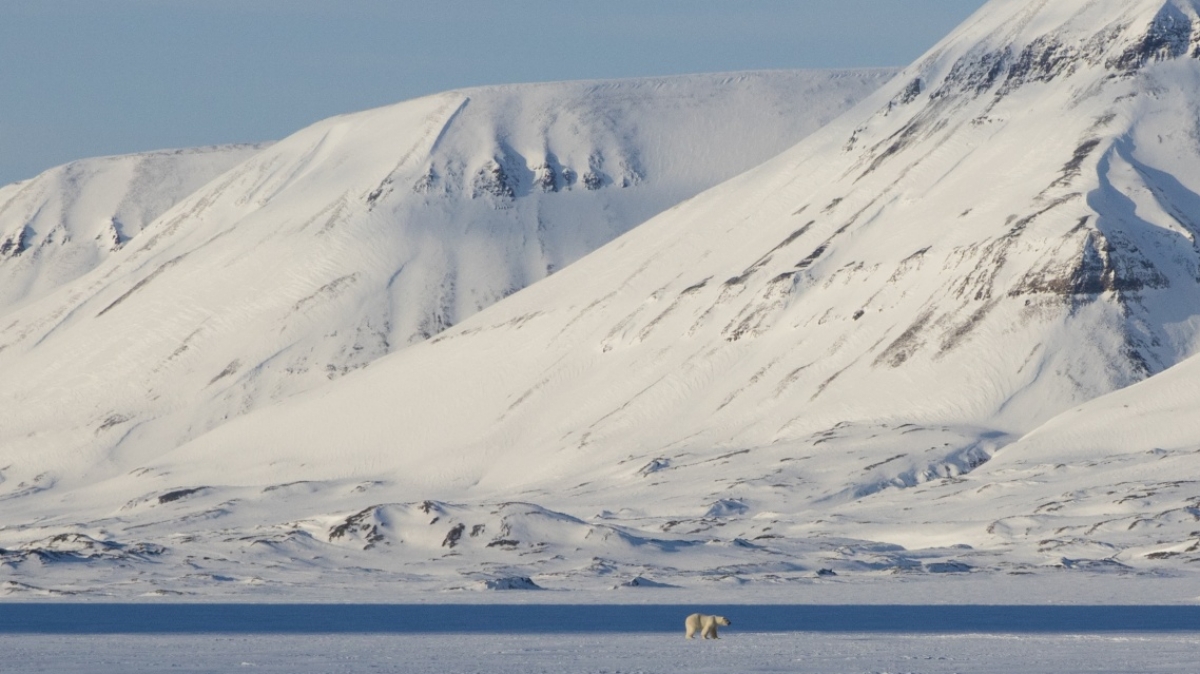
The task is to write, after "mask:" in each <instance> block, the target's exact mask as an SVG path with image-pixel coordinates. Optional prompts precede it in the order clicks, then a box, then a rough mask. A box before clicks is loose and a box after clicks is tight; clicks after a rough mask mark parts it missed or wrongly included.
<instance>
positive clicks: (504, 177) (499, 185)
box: [471, 159, 517, 199]
mask: <svg viewBox="0 0 1200 674" xmlns="http://www.w3.org/2000/svg"><path fill="white" fill-rule="evenodd" d="M489 195H490V196H492V197H496V198H498V199H515V198H516V196H517V190H516V185H515V184H514V181H513V179H512V177H511V176H510V175H509V172H508V171H506V170H505V169H504V167H503V166H501V165H500V163H499V162H498V161H496V160H495V159H491V160H488V161H487V162H486V163H485V164H484V165H483V166H482V167H480V169H479V171H477V172H476V173H475V180H474V182H473V183H472V191H471V198H472V199H478V198H479V197H482V196H489Z"/></svg>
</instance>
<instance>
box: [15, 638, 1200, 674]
mask: <svg viewBox="0 0 1200 674" xmlns="http://www.w3.org/2000/svg"><path fill="white" fill-rule="evenodd" d="M1197 645H1200V639H1198V638H1197V637H1196V636H1195V635H1194V634H1187V635H1155V634H1114V635H1046V636H1043V635H1012V634H977V635H875V634H871V635H868V634H837V635H827V634H812V633H793V634H789V633H782V634H737V633H729V634H727V635H722V637H721V639H720V640H719V641H715V642H713V641H710V642H703V641H687V640H685V639H683V638H682V636H674V635H671V636H668V635H661V634H654V635H647V634H605V635H516V636H514V635H508V634H505V635H491V634H483V635H458V634H454V635H441V634H436V635H392V634H389V635H361V634H348V635H347V634H338V635H311V634H310V635H293V636H274V635H208V634H205V635H185V636H142V635H116V636H113V635H105V636H9V635H5V636H0V647H2V648H3V649H4V653H5V662H6V664H7V665H8V666H10V667H12V668H13V671H22V672H54V673H56V674H67V673H69V672H87V673H88V674H110V673H112V674H117V673H119V674H128V673H131V672H163V671H172V672H213V673H218V672H219V673H225V672H235V671H249V672H287V673H288V674H301V673H308V672H313V673H316V672H321V673H338V674H342V673H346V674H350V673H354V672H405V673H406V674H425V673H430V674H459V673H464V674H465V673H467V672H492V673H495V674H502V673H507V672H513V673H520V674H530V673H543V672H547V673H548V672H554V673H557V672H579V673H588V672H595V673H597V674H600V673H604V672H646V673H657V672H691V673H700V672H713V673H714V674H725V673H726V672H736V671H754V672H789V673H790V672H805V673H806V674H807V673H811V674H826V673H828V674H841V673H845V672H856V673H857V672H868V673H872V674H886V673H889V672H894V673H900V672H907V673H911V674H917V673H921V674H935V673H944V674H951V673H958V674H992V673H994V674H1002V673H1003V674H1007V673H1009V672H1029V673H1030V674H1042V673H1044V674H1059V673H1061V672H1080V673H1083V672H1087V673H1095V674H1101V673H1109V672H1111V673H1118V672H1119V673H1125V672H1139V673H1140V674H1156V673H1158V672H1163V673H1174V672H1183V671H1188V670H1189V669H1190V668H1191V667H1193V666H1194V662H1195V651H1196V648H1197Z"/></svg>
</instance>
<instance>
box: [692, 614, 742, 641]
mask: <svg viewBox="0 0 1200 674" xmlns="http://www.w3.org/2000/svg"><path fill="white" fill-rule="evenodd" d="M732 624H733V623H731V622H729V618H726V617H724V616H719V615H704V614H703V613H693V614H691V615H690V616H688V617H687V620H684V621H683V626H684V628H685V629H686V630H687V638H689V639H691V638H692V637H693V636H695V635H696V633H697V632H699V633H700V636H701V637H703V638H705V639H717V638H719V637H718V636H717V625H724V626H726V627H728V626H729V625H732Z"/></svg>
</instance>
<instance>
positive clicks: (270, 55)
mask: <svg viewBox="0 0 1200 674" xmlns="http://www.w3.org/2000/svg"><path fill="white" fill-rule="evenodd" d="M983 4H984V0H598V1H580V0H557V1H552V0H505V1H503V2H502V1H500V0H203V1H201V0H0V92H3V93H2V94H0V184H3V183H8V182H12V181H14V180H19V179H22V178H27V177H32V176H33V175H35V174H36V173H38V172H40V171H42V170H44V169H46V168H49V167H51V166H54V165H57V164H61V163H63V162H66V161H69V160H71V159H77V158H80V157H87V156H96V155H103V154H120V153H126V152H137V151H142V150H150V149H156V148H165V147H186V146H194V145H210V144H217V143H227V142H247V141H258V140H269V139H275V138H280V137H283V136H286V135H288V134H289V133H291V132H293V131H295V130H297V129H299V128H301V127H303V126H305V125H307V124H309V123H311V122H314V121H317V120H319V119H322V118H325V117H328V116H330V115H334V114H338V113H343V112H352V111H355V110H362V109H365V108H369V107H374V106H378V105H384V104H387V103H393V102H396V101H400V100H404V99H407V98H412V97H415V96H420V95H423V94H428V93H433V92H437V91H444V90H446V89H453V88H458V87H464V86H472V85H478V84H496V83H507V82H530V81H546V80H565V79H592V78H605V77H636V76H643V75H665V74H675V73H689V72H710V71H730V70H749V69H758V68H832V67H861V66H880V65H905V64H907V63H909V62H910V61H912V60H913V59H915V58H916V57H917V56H919V55H920V54H921V53H922V52H924V51H925V50H926V49H928V48H929V47H930V46H932V45H933V44H934V43H935V42H936V41H937V40H938V39H940V38H941V37H942V36H943V35H945V34H946V33H947V32H949V31H950V30H951V29H953V27H954V26H956V25H957V24H958V23H960V22H961V21H962V20H963V19H965V18H966V17H967V16H969V15H970V14H971V13H972V12H974V11H975V10H976V9H978V8H979V7H980V6H982V5H983Z"/></svg>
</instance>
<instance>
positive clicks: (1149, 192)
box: [29, 0, 1200, 586]
mask: <svg viewBox="0 0 1200 674" xmlns="http://www.w3.org/2000/svg"><path fill="white" fill-rule="evenodd" d="M1196 7H1197V6H1196V4H1195V3H1193V2H1180V1H1172V2H1163V1H1162V0H1157V1H1154V2H1148V1H1147V2H1132V3H1131V2H1128V1H1125V0H1121V1H1117V0H1112V1H1109V0H1086V1H1085V0H1077V1H1075V0H1072V1H1061V0H1056V1H1055V2H1048V1H1047V0H1036V1H1028V0H1022V1H1017V0H994V1H993V2H991V3H989V4H988V5H987V6H985V7H984V8H983V9H981V10H980V11H979V12H978V13H977V14H976V15H975V16H973V17H972V18H971V19H970V20H969V21H968V22H966V23H965V24H964V25H963V26H962V27H961V28H959V29H958V30H956V31H955V32H954V33H953V34H952V35H950V36H949V37H948V38H946V39H945V40H943V41H942V42H941V43H940V44H939V45H937V46H936V47H935V48H934V49H933V50H931V51H930V52H929V54H927V55H926V56H925V57H923V58H922V59H921V60H919V61H918V62H917V63H915V64H914V65H913V66H911V67H910V68H908V69H906V70H905V71H904V72H903V73H901V75H900V76H898V77H897V79H895V80H893V81H892V82H891V83H890V84H888V85H886V86H885V87H883V88H882V89H881V90H880V91H878V92H876V93H875V94H873V95H872V96H871V97H869V98H867V99H866V100H865V101H864V102H863V103H861V104H859V105H858V106H856V107H855V108H854V109H853V110H851V111H849V112H848V113H846V114H845V115H843V116H842V117H840V118H838V119H837V120H835V121H834V122H832V123H831V124H829V125H828V126H826V127H825V128H823V129H822V130H821V131H819V132H817V133H816V134H814V135H812V136H810V137H808V138H806V139H805V140H803V141H801V142H800V143H799V144H798V145H796V146H795V147H793V148H792V149H790V150H788V151H787V152H785V153H784V154H782V155H780V156H779V157H777V158H775V159H773V160H770V161H768V162H767V163H765V164H763V165H761V166H759V167H757V168H755V169H753V170H751V171H749V172H746V173H744V174H742V175H740V176H738V177H736V178H734V179H732V180H730V181H728V182H725V183H723V184H722V185H720V186H718V187H715V188H713V189H711V190H709V191H707V192H704V193H703V194H700V195H699V196H696V197H695V198H692V199H691V200H689V201H687V202H685V203H683V204H680V205H679V206H677V207H675V208H673V209H671V210H669V211H667V212H665V213H663V214H661V215H659V216H658V217H656V218H654V219H652V220H650V221H649V222H647V223H645V224H643V225H642V226H640V227H638V228H636V229H634V230H632V231H631V232H629V233H628V234H625V235H624V236H621V237H620V238H618V239H616V240H615V241H613V242H612V243H609V244H607V245H605V246H603V247H602V248H600V249H599V250H597V251H595V252H594V253H592V254H590V255H588V256H586V257H584V258H583V259H582V260H580V261H579V262H577V263H575V264H573V265H571V266H569V267H567V268H565V269H563V270H562V271H560V272H558V273H556V274H554V275H553V276H551V277H549V278H547V279H545V280H543V281H540V282H538V283H536V284H533V285H531V286H530V287H528V288H526V289H525V290H523V291H521V292H519V293H516V294H514V295H512V296H510V297H507V298H505V299H504V300H503V301H501V302H498V303H497V304H495V305H493V306H491V307H489V308H487V309H485V310H483V311H481V312H480V313H478V314H476V315H474V316H472V317H471V318H469V319H467V320H465V321H463V322H462V323H460V324H457V325H455V326H454V327H452V328H450V329H448V330H446V331H445V332H443V333H441V334H440V335H438V336H437V337H435V338H434V339H431V340H429V341H427V342H424V343H421V344H418V345H415V346H413V347H410V348H407V349H404V350H403V351H399V352H397V353H394V354H391V355H389V356H387V357H384V358H380V359H378V360H376V361H374V363H373V364H372V365H371V367H369V368H366V369H363V370H361V371H356V372H354V373H352V374H349V375H347V376H345V377H343V378H340V379H339V380H338V381H335V382H332V383H331V384H329V385H326V386H323V387H320V388H317V389H313V390H311V391H309V392H308V393H305V394H303V395H299V396H295V397H293V398H291V399H289V400H286V401H284V402H283V403H281V404H279V405H275V406H272V407H269V408H263V409H259V410H258V411H255V412H253V413H250V414H246V415H244V416H241V417H240V418H238V419H235V420H232V421H230V422H229V423H225V424H221V425H219V426H217V427H215V428H214V430H212V431H210V432H208V433H206V434H203V435H200V436H199V437H197V438H196V439H195V440H193V441H191V442H188V443H186V444H183V445H182V446H179V447H165V446H164V447H160V448H158V449H161V450H162V451H155V452H149V451H140V452H138V453H137V454H136V455H130V458H127V459H121V458H115V459H114V460H115V461H117V462H118V463H119V464H120V465H121V466H122V468H123V469H127V470H129V471H131V472H129V473H127V474H125V475H121V476H119V477H113V478H112V479H109V480H100V479H97V480H95V481H93V482H87V481H82V482H80V483H78V486H76V487H75V491H73V492H72V498H73V503H72V505H70V506H63V509H62V510H61V511H60V513H61V514H59V515H56V516H57V517H61V518H66V517H68V516H69V517H71V518H74V519H72V520H71V521H75V522H77V521H80V514H79V513H80V512H82V511H86V512H88V513H90V515H89V517H91V518H98V517H99V515H98V513H100V512H102V511H103V512H112V508H115V507H117V504H116V502H115V497H114V495H120V498H121V499H126V500H127V501H126V505H125V506H124V509H123V510H121V511H120V514H119V515H116V516H114V519H112V520H106V524H105V527H106V531H109V532H113V531H124V532H132V531H137V532H138V533H137V534H136V535H137V536H142V537H150V538H152V539H153V540H150V541H148V542H150V543H154V544H161V545H163V546H164V547H165V548H170V547H171V544H170V543H169V541H163V539H159V538H153V532H155V531H158V532H160V534H159V535H160V536H166V535H167V533H166V532H167V531H170V532H172V533H173V534H178V532H180V531H186V532H187V533H186V536H187V537H188V542H187V545H184V544H182V543H180V544H178V547H179V549H180V550H183V549H184V548H186V547H187V546H194V547H195V549H213V550H221V551H222V552H221V554H222V555H223V557H222V559H227V560H229V559H244V560H249V559H252V558H255V557H254V555H256V554H257V553H256V552H252V551H251V548H250V546H251V545H252V544H254V543H264V544H269V545H270V546H273V547H272V548H271V549H272V550H274V551H276V554H275V556H271V557H270V559H272V560H274V563H279V564H281V565H282V566H283V567H284V568H287V569H292V571H289V572H284V571H280V572H279V573H280V574H284V575H286V573H295V574H300V575H301V576H302V575H303V571H301V569H302V568H308V567H306V566H304V565H302V564H301V562H300V561H298V560H301V559H307V557H306V555H309V556H311V555H319V554H321V553H318V552H315V551H316V550H324V549H327V547H328V546H335V547H336V548H338V549H339V550H343V551H345V554H346V555H351V556H352V558H353V559H354V560H355V562H354V563H355V564H356V565H367V566H368V567H370V568H376V569H382V570H386V571H388V572H390V573H393V574H398V575H404V574H410V577H411V578H412V579H414V580H429V581H431V582H435V583H436V584H440V586H447V585H452V586H459V585H458V584H462V583H467V582H475V581H478V582H481V583H484V584H485V586H486V583H488V582H496V581H497V579H498V578H500V579H501V580H502V579H503V578H510V579H511V577H516V578H525V577H529V576H536V577H535V578H534V579H533V581H531V582H535V581H540V582H543V583H560V584H564V585H570V584H572V583H574V584H577V585H587V584H588V583H594V582H598V581H597V580H596V579H597V578H601V579H602V578H603V577H605V576H606V575H611V574H620V573H625V574H629V575H633V574H634V572H635V571H636V573H637V574H640V575H644V576H646V577H650V578H655V579H660V580H661V579H669V580H671V582H688V581H690V580H693V579H696V578H708V579H726V578H733V579H736V580H741V581H745V580H759V581H770V582H781V581H784V580H788V579H799V578H804V577H810V576H811V575H812V574H815V573H816V572H817V571H818V570H819V569H822V568H828V569H832V570H833V571H834V572H835V573H839V574H843V575H846V574H851V575H853V574H872V573H878V572H888V573H893V572H898V571H921V570H923V571H963V570H971V569H973V568H986V569H990V570H993V571H1004V570H1009V571H1011V570H1021V571H1036V570H1038V569H1041V568H1062V567H1064V566H1065V567H1069V568H1110V567H1113V568H1116V567H1119V568H1126V569H1127V568H1141V569H1145V570H1149V571H1157V570H1158V568H1159V567H1158V566H1156V565H1160V564H1164V563H1170V562H1164V561H1163V558H1158V557H1146V556H1144V555H1140V553H1134V552H1127V551H1133V550H1136V549H1138V545H1139V544H1138V543H1137V541H1133V542H1131V541H1130V540H1127V539H1120V540H1118V539H1115V538H1114V539H1111V540H1110V539H1109V538H1107V536H1108V534H1107V533H1106V530H1104V529H1103V528H1102V527H1095V526H1092V525H1095V524H1096V523H1097V522H1095V521H1091V522H1089V521H1088V520H1087V518H1088V517H1089V516H1088V515H1086V513H1085V514H1080V515H1078V516H1077V517H1076V516H1073V517H1075V518H1074V519H1072V520H1071V522H1070V523H1069V524H1070V526H1072V527H1077V528H1076V529H1072V531H1073V532H1074V533H1073V535H1072V536H1073V537H1072V539H1071V542H1070V546H1069V550H1070V552H1069V554H1070V555H1071V557H1070V558H1069V559H1068V558H1067V554H1068V552H1064V550H1067V549H1068V548H1061V547H1059V546H1046V545H1043V544H1044V543H1045V540H1047V539H1043V538H1039V537H1037V536H1036V535H1035V534H1033V533H1031V532H1034V531H1040V530H1041V529H1042V528H1043V527H1049V526H1050V525H1051V524H1052V523H1053V522H1054V518H1055V517H1056V516H1055V515H1054V513H1055V512H1056V510H1055V509H1054V507H1053V504H1051V503H1050V501H1047V502H1046V504H1045V505H1046V508H1045V509H1041V510H1039V511H1038V512H1037V513H1036V514H1037V516H1038V517H1041V518H1044V520H1043V523H1044V524H1042V525H1039V526H1038V527H1033V526H1030V527H1025V528H1023V525H1022V522H1023V520H1022V521H1016V522H1014V521H1009V522H1008V523H1007V524H1004V525H1000V524H997V519H996V512H997V510H996V508H997V503H998V502H999V501H998V499H1002V495H1003V493H1004V489H1002V488H997V489H987V488H986V487H988V486H989V485H993V486H994V485H999V484H1001V483H1002V482H1003V481H1002V480H1000V479H998V477H997V476H998V475H1000V476H1001V477H1002V474H1000V473H991V472H989V471H991V470H992V467H993V466H999V465H1002V464H1004V461H1003V460H1002V459H1003V457H1004V456H1005V452H1006V451H1008V450H1007V448H1008V447H1010V446H1013V445H1012V443H1014V442H1015V441H1018V440H1020V439H1021V438H1022V437H1023V436H1025V435H1026V434H1029V433H1030V432H1031V431H1033V430H1034V429H1036V428H1038V427H1039V426H1041V425H1042V424H1045V423H1047V422H1052V420H1056V418H1060V417H1061V415H1064V414H1070V412H1069V410H1071V409H1072V408H1075V407H1076V406H1078V405H1080V404H1081V403H1085V402H1087V401H1089V400H1092V399H1095V398H1097V397H1099V396H1103V395H1105V394H1108V393H1110V392H1113V391H1116V390H1118V389H1122V388H1124V387H1127V386H1129V385H1131V384H1134V383H1136V382H1139V381H1142V380H1145V379H1147V378H1148V377H1152V376H1154V375H1156V374H1157V373H1159V372H1162V371H1163V370H1165V369H1167V368H1170V367H1172V366H1173V365H1175V364H1176V363H1178V362H1180V361H1181V360H1183V359H1185V358H1187V357H1188V356H1190V355H1191V354H1193V353H1195V351H1196V343H1197V337H1198V334H1197V331H1198V329H1200V321H1198V320H1197V319H1196V316H1197V310H1196V308H1197V307H1200V247H1198V244H1197V241H1196V237H1197V234H1198V233H1200V221H1198V220H1196V218H1200V216H1197V214H1198V213H1200V178H1198V177H1197V176H1200V141H1198V140H1197V139H1198V138H1200V132H1198V131H1197V127H1196V121H1195V120H1196V119H1198V118H1200V114H1197V113H1198V111H1197V110H1196V100H1197V99H1198V97H1197V93H1198V92H1200V58H1198V57H1200V50H1198V49H1197V44H1200V19H1198V17H1197V11H1196ZM497 164H498V165H501V164H502V163H501V162H498V163H497ZM434 173H438V174H441V173H444V172H442V171H440V170H438V169H436V168H435V169H434ZM493 173H494V172H493ZM507 173H508V172H507V171H504V174H505V175H507ZM502 182H503V181H502ZM501 191H502V192H503V190H501ZM501 196H503V195H501ZM231 374H232V373H231ZM1151 381H1153V379H1151ZM140 442H142V443H147V442H148V439H145V438H143V439H142V440H140ZM144 446H147V447H148V446H149V445H148V444H145V445H144ZM1022 446H1025V445H1022ZM1022 451H1025V450H1022ZM134 456H136V458H133V457H134ZM1154 458H1155V457H1152V456H1149V455H1148V456H1146V457H1144V459H1143V460H1145V461H1151V460H1154ZM1047 459H1048V460H1049V457H1047ZM110 474H111V473H110ZM1094 474H1095V475H1096V476H1097V477H1098V479H1107V477H1106V476H1111V475H1112V473H1103V472H1097V473H1094ZM1024 475H1025V477H1026V479H1034V478H1031V477H1029V476H1030V473H1025V474H1024ZM1036 479H1039V480H1045V481H1048V482H1051V483H1053V482H1054V481H1055V480H1056V479H1059V477H1057V476H1056V474H1055V473H1054V471H1053V470H1047V471H1044V472H1041V473H1037V474H1036ZM1074 479H1077V480H1078V479H1082V480H1084V481H1086V480H1087V478H1086V477H1082V478H1078V477H1075V478H1074ZM1062 484H1067V483H1065V482H1064V483H1062ZM1070 484H1072V485H1075V484H1077V483H1074V482H1073V483H1070ZM1106 486H1111V485H1091V487H1090V488H1091V489H1093V490H1094V492H1095V493H1100V492H1103V491H1104V489H1105V487H1106ZM134 495H136V496H134ZM935 497H936V498H938V500H936V501H932V500H930V499H934V498H935ZM941 497H944V498H941ZM1070 499H1071V497H1070V496H1069V495H1066V496H1062V495H1060V498H1059V500H1060V501H1063V500H1065V501H1070ZM34 502H35V501H32V500H31V501H29V503H31V504H32V503H34ZM40 503H41V504H42V505H40V506H39V508H44V507H45V505H44V504H45V503H46V500H43V501H40ZM80 503H89V504H95V505H93V506H88V507H86V508H83V510H81V506H80V505H78V504H80ZM1040 505H1042V504H1039V507H1040ZM1120 507H1121V508H1124V509H1126V510H1127V511H1128V510H1132V511H1134V512H1136V515H1137V517H1139V518H1141V519H1143V520H1145V521H1147V522H1150V523H1151V525H1148V526H1154V524H1155V523H1157V524H1158V526H1157V527H1156V528H1155V529H1154V530H1155V534H1154V535H1155V536H1156V537H1158V538H1161V539H1164V540H1165V539H1167V538H1170V537H1172V536H1175V537H1178V536H1185V535H1187V534H1185V533H1183V532H1182V529H1180V527H1185V526H1194V524H1184V523H1183V522H1184V521H1185V518H1183V517H1182V516H1180V517H1176V516H1175V515H1171V516H1168V517H1166V518H1165V519H1159V520H1156V519H1155V517H1156V516H1157V515H1158V514H1159V513H1157V512H1156V511H1155V510H1154V508H1155V502H1154V500H1153V499H1148V500H1144V501H1141V502H1139V501H1136V500H1135V501H1123V502H1122V503H1121V505H1120ZM106 508H107V509H108V510H105V509H106ZM1102 510H1103V509H1100V510H1097V511H1096V512H1101V511H1102ZM283 513H286V515H285V514H283ZM950 513H953V514H950ZM1104 517H1106V514H1104V513H1102V514H1101V515H1098V516H1097V518H1099V519H1103V518H1104ZM84 519H85V520H87V517H85V518H84ZM51 521H54V520H51ZM142 523H146V524H149V525H150V526H149V527H148V528H139V529H134V528H133V527H135V526H138V525H140V524H142ZM151 523H153V524H151ZM918 523H919V526H918ZM43 526H46V525H43ZM218 529H219V530H220V533H218ZM1089 532H1090V533H1089ZM113 535H114V536H117V537H122V536H124V537H128V535H129V534H128V533H126V534H113ZM160 541H161V542H160ZM126 544H132V543H131V542H127V543H126ZM206 546H207V547H206ZM174 554H182V552H176V553H174ZM307 563H308V562H304V564H307ZM214 564H215V563H214ZM215 565H216V566H220V564H215ZM289 565H290V566H289ZM1114 565H1115V566H1114ZM221 568H227V567H224V566H222V567H221ZM1171 568H1175V567H1171ZM464 574H465V578H466V580H464V579H463V575H464ZM450 579H453V580H450Z"/></svg>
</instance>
